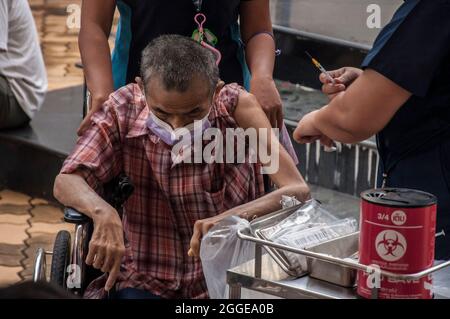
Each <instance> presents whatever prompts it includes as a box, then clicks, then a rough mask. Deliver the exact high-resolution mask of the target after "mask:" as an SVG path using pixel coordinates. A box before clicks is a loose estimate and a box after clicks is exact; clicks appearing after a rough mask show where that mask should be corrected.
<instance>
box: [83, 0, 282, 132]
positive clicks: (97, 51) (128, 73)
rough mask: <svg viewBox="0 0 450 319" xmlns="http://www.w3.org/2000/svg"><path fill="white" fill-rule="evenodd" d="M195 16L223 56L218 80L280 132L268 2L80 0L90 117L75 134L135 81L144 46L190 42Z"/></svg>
mask: <svg viewBox="0 0 450 319" xmlns="http://www.w3.org/2000/svg"><path fill="white" fill-rule="evenodd" d="M116 8H117V9H118V11H119V12H120V20H119V26H118V29H117V34H116V42H115V46H114V51H113V53H112V57H111V55H110V47H109V43H108V37H109V34H110V31H111V27H112V24H113V18H114V11H115V9H116ZM198 12H201V13H203V14H204V15H205V16H206V19H207V21H206V23H205V27H206V28H207V29H208V34H207V36H206V40H208V41H210V44H212V45H215V46H216V48H217V49H218V50H219V51H220V52H221V54H222V61H221V63H220V65H219V68H220V76H221V79H222V80H223V81H225V82H226V83H232V82H237V83H239V84H241V85H244V86H245V87H246V89H247V90H249V91H250V92H251V93H253V94H254V95H255V96H256V98H257V99H258V101H259V103H260V104H261V106H262V107H263V109H264V110H265V112H266V114H267V115H268V117H269V119H270V121H271V123H272V125H273V126H275V125H278V126H277V127H279V128H281V127H282V126H281V125H282V124H283V116H282V108H281V98H280V95H279V93H278V91H277V89H276V86H275V83H274V81H273V78H272V73H273V68H274V60H275V43H274V38H273V31H272V24H271V20H270V12H269V0H226V1H224V0H84V1H83V5H82V12H81V30H80V35H79V45H80V51H81V57H82V61H83V65H84V71H85V76H86V83H87V88H88V90H89V92H90V94H91V101H90V104H91V107H90V109H91V111H90V112H89V113H88V116H87V117H86V119H85V120H84V121H83V123H82V125H81V126H80V129H79V131H78V134H81V133H82V132H83V131H84V129H85V128H86V127H87V126H88V125H89V123H90V115H91V114H92V113H93V112H95V111H97V110H98V109H99V108H100V107H101V105H102V104H103V102H104V101H105V100H106V99H107V98H108V96H109V94H110V93H112V92H113V91H114V90H116V89H118V88H120V87H121V86H124V85H126V84H129V83H131V82H134V81H135V77H137V76H139V74H138V73H139V62H140V59H141V52H142V50H143V49H144V48H145V46H146V45H147V44H148V43H149V42H150V41H151V40H153V39H155V38H157V37H158V36H160V35H163V34H179V35H184V36H189V37H190V36H192V35H193V31H194V30H195V29H196V28H197V25H196V23H195V22H194V17H195V15H196V14H197V13H198ZM238 19H239V20H240V26H239V25H238ZM241 39H242V40H241ZM111 61H112V62H111ZM250 74H251V76H250Z"/></svg>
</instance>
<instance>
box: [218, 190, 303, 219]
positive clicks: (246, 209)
mask: <svg viewBox="0 0 450 319" xmlns="http://www.w3.org/2000/svg"><path fill="white" fill-rule="evenodd" d="M306 193H309V189H308V186H307V185H306V184H305V183H301V182H298V183H295V184H290V185H287V186H284V187H281V188H279V189H277V190H275V191H273V192H271V193H269V194H267V195H265V196H263V197H260V198H258V199H256V200H254V201H251V202H249V203H247V204H244V205H241V206H238V207H235V208H233V209H230V210H228V211H226V212H225V213H224V214H225V215H229V216H231V215H235V216H239V217H241V218H245V219H253V218H256V217H260V216H264V215H266V214H269V213H272V212H275V211H277V210H279V209H281V204H280V201H281V199H282V195H285V196H293V197H296V198H297V199H299V200H304V196H305V194H306Z"/></svg>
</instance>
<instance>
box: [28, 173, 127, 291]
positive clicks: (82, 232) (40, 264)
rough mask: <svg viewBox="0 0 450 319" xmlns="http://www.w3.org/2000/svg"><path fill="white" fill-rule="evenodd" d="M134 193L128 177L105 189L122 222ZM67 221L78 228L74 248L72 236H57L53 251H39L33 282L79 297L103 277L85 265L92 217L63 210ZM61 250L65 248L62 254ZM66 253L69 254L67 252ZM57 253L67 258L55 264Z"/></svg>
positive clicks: (112, 182) (63, 231) (106, 186)
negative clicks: (96, 280) (51, 286)
mask: <svg viewBox="0 0 450 319" xmlns="http://www.w3.org/2000/svg"><path fill="white" fill-rule="evenodd" d="M133 191H134V186H133V184H132V183H131V181H130V179H129V178H128V177H127V176H126V175H125V174H120V175H119V176H118V177H116V178H114V179H113V180H112V181H111V182H109V183H108V184H106V185H105V186H104V193H105V194H106V196H105V197H104V199H105V201H107V202H108V203H109V204H110V205H111V206H113V207H114V208H115V209H116V210H117V212H118V213H119V215H120V217H121V218H122V213H123V205H124V204H125V202H126V201H127V199H128V198H129V197H130V196H131V194H132V193H133ZM64 220H65V221H66V222H67V223H71V224H74V225H75V233H74V240H73V243H72V245H70V241H71V240H70V234H69V237H67V235H65V236H61V235H60V234H63V233H68V232H67V231H65V230H62V231H60V232H59V233H58V235H57V236H56V241H55V243H54V246H53V247H54V250H53V251H51V252H49V251H45V250H44V249H43V248H38V249H37V251H36V257H35V263H34V269H33V281H34V282H37V281H50V282H53V283H55V284H57V285H60V286H62V287H63V288H65V289H67V290H68V291H71V292H72V293H74V294H76V295H82V294H83V292H84V290H85V289H86V287H87V285H88V284H89V282H90V280H91V279H95V278H94V277H98V276H99V275H101V272H100V271H99V270H96V269H94V268H93V267H90V266H87V265H86V263H85V260H86V256H87V253H88V250H89V242H90V239H91V236H92V231H93V223H92V220H91V219H90V218H89V217H87V216H86V215H84V214H82V213H80V212H78V211H77V210H75V209H73V208H70V207H66V208H65V209H64ZM61 238H62V240H66V241H67V238H68V242H58V240H59V239H61ZM70 246H71V248H70ZM61 248H63V250H62V251H61ZM64 249H68V250H69V251H64ZM55 250H57V252H56V253H57V254H60V253H62V255H63V257H64V258H63V259H61V258H59V257H60V256H59V255H58V258H56V260H55ZM48 255H52V267H51V272H50V279H47V261H46V257H47V256H48ZM54 263H59V264H54ZM62 263H64V264H62ZM61 271H63V273H62V274H61ZM61 279H62V280H61Z"/></svg>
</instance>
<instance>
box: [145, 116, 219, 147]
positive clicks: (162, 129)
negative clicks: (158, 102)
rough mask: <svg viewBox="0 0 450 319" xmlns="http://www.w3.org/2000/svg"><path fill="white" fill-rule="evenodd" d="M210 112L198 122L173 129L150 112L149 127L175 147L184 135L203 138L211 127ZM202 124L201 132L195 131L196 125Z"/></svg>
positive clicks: (165, 141)
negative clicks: (204, 133)
mask: <svg viewBox="0 0 450 319" xmlns="http://www.w3.org/2000/svg"><path fill="white" fill-rule="evenodd" d="M208 117H209V112H208V114H207V115H206V116H205V117H203V118H202V119H201V120H196V121H194V122H192V123H190V124H188V125H186V126H183V127H179V128H176V129H173V128H172V127H171V126H170V125H169V124H168V123H166V122H164V121H163V120H161V119H160V118H158V117H157V116H156V115H155V114H153V112H150V116H149V118H148V120H147V127H148V128H149V129H150V130H151V131H152V132H153V133H154V134H156V135H157V136H158V137H159V138H161V140H162V141H163V142H164V143H166V144H167V145H174V144H175V143H177V142H178V141H179V140H180V139H181V138H182V137H183V136H184V135H186V134H190V135H191V138H193V139H197V138H203V132H204V131H205V130H207V129H208V128H210V127H211V123H210V122H209V119H208ZM198 122H201V131H198V132H197V130H194V128H195V124H196V123H198ZM197 125H199V124H197Z"/></svg>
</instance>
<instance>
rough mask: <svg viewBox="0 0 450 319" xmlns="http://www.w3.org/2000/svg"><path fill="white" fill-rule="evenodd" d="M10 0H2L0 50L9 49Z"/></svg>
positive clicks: (0, 5) (0, 3) (0, 8)
mask: <svg viewBox="0 0 450 319" xmlns="http://www.w3.org/2000/svg"><path fill="white" fill-rule="evenodd" d="M7 1H8V0H0V51H6V50H7V49H8V31H9V30H8V22H9V19H8V4H7Z"/></svg>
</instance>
